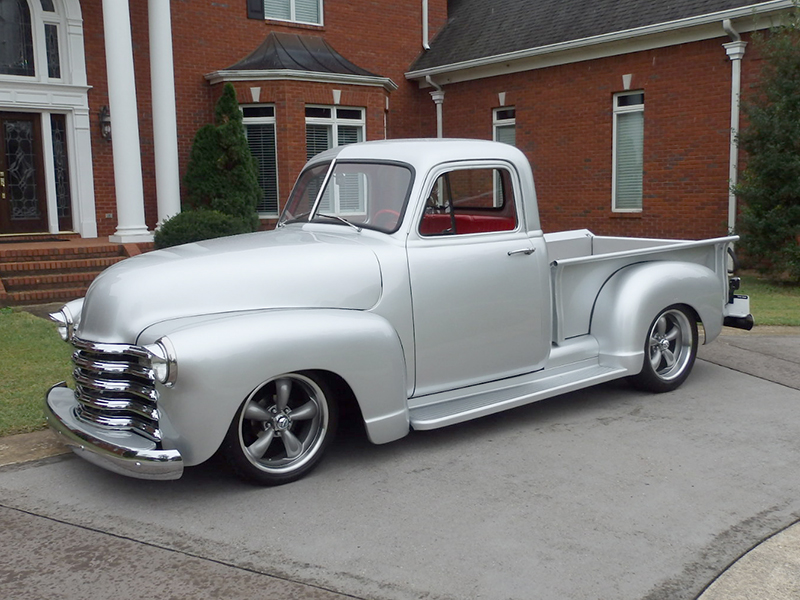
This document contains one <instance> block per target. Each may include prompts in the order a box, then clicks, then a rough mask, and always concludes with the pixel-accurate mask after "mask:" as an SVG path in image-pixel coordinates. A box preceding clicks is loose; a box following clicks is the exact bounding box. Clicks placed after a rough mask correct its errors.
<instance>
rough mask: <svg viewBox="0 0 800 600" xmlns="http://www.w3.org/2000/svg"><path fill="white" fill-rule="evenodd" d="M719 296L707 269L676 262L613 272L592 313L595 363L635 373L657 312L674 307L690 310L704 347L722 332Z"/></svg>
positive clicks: (721, 293)
mask: <svg viewBox="0 0 800 600" xmlns="http://www.w3.org/2000/svg"><path fill="white" fill-rule="evenodd" d="M723 302H724V290H723V285H722V280H721V278H720V277H719V276H718V275H717V274H716V273H714V271H712V270H711V269H709V268H708V267H705V266H702V265H698V264H693V263H687V262H677V261H657V262H648V263H639V264H636V265H631V266H629V267H625V268H624V269H621V270H619V271H617V272H616V273H615V274H614V275H612V276H611V278H609V280H608V281H607V282H606V283H605V285H604V286H603V287H602V289H601V290H600V293H599V294H598V296H597V300H596V302H595V305H594V309H593V311H592V320H591V330H590V332H591V334H592V335H594V336H595V337H596V338H597V341H598V343H599V346H600V362H601V363H602V364H604V365H609V366H617V367H623V368H625V369H628V371H629V372H630V373H631V374H632V375H633V374H636V373H638V372H639V371H641V368H642V361H643V359H644V342H645V337H646V336H647V332H648V330H649V328H650V325H651V324H652V322H653V320H654V319H655V318H656V316H657V315H658V313H659V312H661V311H662V310H663V309H665V308H667V307H668V306H672V305H674V304H685V305H686V306H689V307H690V308H692V309H693V310H694V311H695V313H697V316H698V317H699V319H700V321H701V322H702V323H703V328H704V330H705V343H708V342H710V341H712V340H713V339H715V338H716V337H717V336H718V335H719V334H720V332H721V331H722V306H723Z"/></svg>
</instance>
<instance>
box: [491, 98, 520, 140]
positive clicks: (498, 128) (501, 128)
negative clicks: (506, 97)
mask: <svg viewBox="0 0 800 600" xmlns="http://www.w3.org/2000/svg"><path fill="white" fill-rule="evenodd" d="M492 126H493V129H494V140H495V141H496V142H503V143H505V144H511V145H512V146H515V145H516V143H517V110H516V109H515V108H513V107H512V108H508V107H503V108H495V109H494V111H493V112H492Z"/></svg>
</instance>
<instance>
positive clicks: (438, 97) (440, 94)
mask: <svg viewBox="0 0 800 600" xmlns="http://www.w3.org/2000/svg"><path fill="white" fill-rule="evenodd" d="M425 81H427V82H428V84H429V85H430V86H431V87H433V89H434V91H433V92H431V98H433V102H434V103H435V104H436V137H437V138H441V137H442V134H443V127H442V104H443V103H444V90H443V89H442V86H440V85H439V84H438V83H436V82H435V81H434V80H433V79H431V76H430V75H426V76H425Z"/></svg>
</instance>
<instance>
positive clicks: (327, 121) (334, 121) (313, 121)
mask: <svg viewBox="0 0 800 600" xmlns="http://www.w3.org/2000/svg"><path fill="white" fill-rule="evenodd" d="M309 110H312V111H314V110H318V111H329V116H325V117H322V116H308V112H309ZM339 111H358V112H359V114H360V116H359V118H357V119H354V118H348V117H346V116H339ZM305 115H306V116H305V126H306V158H307V159H308V160H310V159H311V158H313V156H316V154H315V155H313V156H309V155H308V126H309V125H317V126H323V127H329V128H330V130H329V131H330V139H329V141H330V145H329V146H328V147H327V148H326V150H330V149H331V148H337V147H339V146H344V145H347V144H340V143H339V128H340V127H342V126H346V127H354V128H357V130H358V134H359V140H358V141H361V142H363V141H365V140H366V139H367V109H366V108H365V107H361V106H341V105H338V104H335V105H326V104H306V106H305ZM321 152H324V150H323V151H321ZM334 190H335V194H336V195H335V196H334V197H333V198H332V199H331V200H332V203H333V204H332V206H331V210H332V211H333V212H334V213H335V214H340V215H343V216H348V215H352V216H357V215H363V214H366V213H365V210H366V208H365V207H366V205H367V198H366V196H362V195H361V193H362V192H361V191H359V198H358V210H355V211H352V210H351V211H342V210H341V196H339V188H338V187H336V188H334ZM359 190H361V188H360V187H359ZM361 208H364V210H361Z"/></svg>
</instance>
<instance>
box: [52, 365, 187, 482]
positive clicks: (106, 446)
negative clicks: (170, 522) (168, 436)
mask: <svg viewBox="0 0 800 600" xmlns="http://www.w3.org/2000/svg"><path fill="white" fill-rule="evenodd" d="M76 406H77V400H76V399H75V393H74V392H73V391H72V390H71V389H69V388H68V387H67V386H66V383H64V382H63V381H62V382H61V383H58V384H56V385H54V386H53V387H51V388H50V390H49V391H48V392H47V395H46V397H45V403H44V415H45V418H46V419H47V423H48V425H49V426H50V427H51V428H52V429H53V430H54V431H55V432H56V433H58V434H59V436H60V439H61V441H62V442H63V443H64V444H66V445H67V446H69V447H70V448H71V449H72V451H73V452H75V454H77V455H78V456H80V457H81V458H83V459H85V460H88V461H89V462H91V463H94V464H96V465H98V466H100V467H103V468H104V469H107V470H109V471H113V472H114V473H119V474H121V475H127V476H128V477H136V478H138V479H159V480H167V479H178V478H180V477H181V475H183V458H182V457H181V454H180V452H178V451H177V450H162V449H160V448H158V446H157V444H156V443H155V442H151V441H149V440H146V439H145V438H143V437H142V436H140V435H137V434H135V433H124V432H116V431H115V432H106V431H103V430H100V429H98V428H95V427H92V426H90V425H87V424H85V423H83V422H81V421H79V420H78V419H77V418H76V417H75V407H76Z"/></svg>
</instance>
